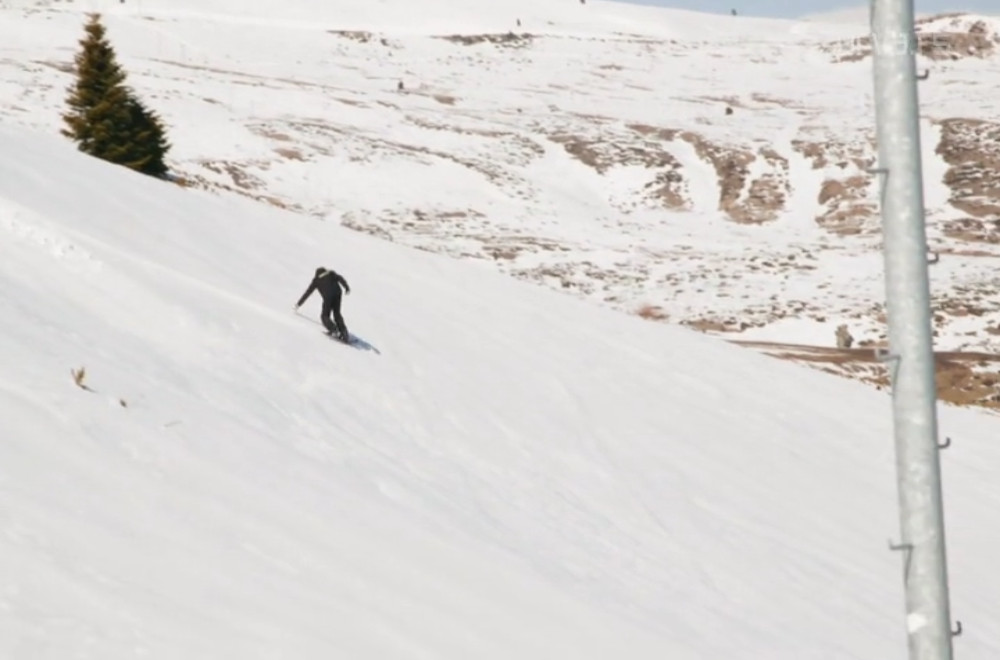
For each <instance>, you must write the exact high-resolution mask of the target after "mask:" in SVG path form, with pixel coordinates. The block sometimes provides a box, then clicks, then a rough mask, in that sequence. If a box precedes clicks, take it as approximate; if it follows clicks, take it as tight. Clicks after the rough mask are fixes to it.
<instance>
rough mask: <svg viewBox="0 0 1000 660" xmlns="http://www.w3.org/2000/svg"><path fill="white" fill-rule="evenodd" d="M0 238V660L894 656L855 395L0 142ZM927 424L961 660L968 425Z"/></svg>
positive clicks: (822, 379) (884, 515)
mask: <svg viewBox="0 0 1000 660" xmlns="http://www.w3.org/2000/svg"><path fill="white" fill-rule="evenodd" d="M0 231H2V232H3V234H2V240H0V311H2V314H3V318H4V332H3V333H2V334H0V362H2V364H3V365H4V366H5V368H4V370H3V374H2V376H0V410H2V411H3V414H2V431H3V432H2V436H3V442H0V568H2V574H3V576H4V577H3V584H2V588H0V656H2V657H7V658H32V659H35V658H60V659H64V658H89V657H93V658H97V657H99V658H104V659H107V660H116V659H120V658H137V657H147V658H164V659H167V658H171V659H172V658H178V657H183V658H188V659H196V658H205V659H208V658H212V659H216V660H218V659H221V658H234V659H235V658H239V659H242V660H245V659H247V658H277V657H294V658H317V659H318V658H329V657H331V656H338V657H340V656H344V657H352V658H388V657H391V658H431V657H433V658H455V659H459V658H469V657H477V658H511V657H518V658H552V657H574V658H602V659H603V658H663V657H671V658H728V657H767V658H817V659H819V658H823V659H831V660H832V659H841V658H843V659H844V660H847V659H848V658H857V657H902V654H903V652H904V651H903V649H904V647H905V640H904V633H903V610H902V605H901V588H902V583H901V580H900V558H899V557H898V556H897V555H895V554H893V553H891V552H889V550H888V548H887V545H886V542H887V539H889V538H890V537H894V536H895V531H894V530H895V529H896V506H895V493H894V477H893V475H894V472H893V458H892V456H893V454H892V444H891V429H890V415H889V406H888V398H887V397H886V396H885V395H884V394H882V393H876V392H873V391H871V390H869V389H868V388H867V387H865V386H863V385H860V384H857V383H852V382H849V381H843V380H840V379H837V378H835V377H831V376H827V375H824V374H821V373H819V372H815V371H812V370H809V369H807V368H804V367H799V366H795V365H792V364H788V363H784V362H781V361H777V360H774V359H771V358H768V357H765V356H761V355H759V354H756V353H754V352H751V351H748V350H745V349H741V348H738V347H736V346H733V345H730V344H727V343H724V342H722V341H720V340H717V339H715V338H712V337H707V336H704V335H700V334H697V333H694V332H692V331H687V330H684V329H680V328H674V327H669V326H663V325H659V324H654V323H649V322H645V321H643V320H641V319H638V318H636V317H632V316H628V315H622V314H619V313H616V312H614V311H611V310H607V309H602V308H595V307H594V306H592V305H590V304H588V303H586V302H584V301H579V300H577V299H574V298H572V297H569V296H564V295H561V294H559V293H556V292H552V291H549V290H548V289H546V288H544V287H538V286H532V285H530V284H527V283H523V282H517V281H514V280H509V279H507V278H505V277H504V276H502V275H500V274H497V273H494V272H492V271H491V270H489V269H484V268H481V267H477V266H476V265H475V264H470V263H464V262H460V261H456V260H452V259H449V258H447V257H444V256H441V255H434V254H428V253H424V252H420V251H411V250H409V249H407V248H404V247H401V246H397V245H393V244H391V243H386V242H384V241H381V240H379V239H376V238H373V237H370V236H367V235H363V234H358V233H356V232H352V231H350V230H347V229H344V228H342V227H339V226H336V225H334V224H331V223H323V222H320V221H317V220H314V219H308V218H303V217H301V216H297V215H293V214H291V213H287V212H283V211H280V210H277V209H272V208H270V207H267V206H264V205H260V204H256V203H254V202H250V201H240V200H234V199H225V198H220V197H216V196H213V195H211V194H209V193H206V192H201V191H193V190H187V189H183V188H181V187H179V186H175V185H173V184H170V183H165V182H160V181H154V180H151V179H148V178H146V177H142V176H140V175H137V174H134V173H131V172H129V171H127V170H124V169H122V168H118V167H114V166H111V165H108V164H106V163H103V162H100V161H97V160H95V159H90V158H88V157H86V156H83V155H81V154H79V153H78V152H76V151H75V150H74V149H73V147H72V146H71V145H69V144H67V143H66V142H65V141H63V140H61V139H59V138H57V137H52V136H47V135H39V134H36V133H34V132H32V131H26V130H24V129H20V128H13V127H10V126H4V127H2V128H0ZM320 264H324V265H328V266H330V267H334V268H336V269H338V270H339V271H340V272H341V273H343V274H344V275H345V276H346V277H347V279H348V281H349V282H350V283H351V286H352V294H351V295H350V296H349V297H347V298H345V316H346V319H347V322H348V325H349V327H350V329H351V330H352V332H353V333H354V334H356V335H357V337H358V338H359V339H360V342H359V348H354V347H349V346H345V345H340V344H337V343H335V342H333V341H332V340H330V339H328V338H326V337H325V336H324V335H323V333H322V330H321V328H320V327H319V326H318V325H317V324H316V321H315V317H316V312H317V309H318V303H317V301H315V300H312V301H310V302H308V303H307V305H306V306H305V307H304V308H303V309H302V310H301V312H300V314H296V313H295V312H294V311H293V309H292V308H293V304H294V301H295V300H296V298H297V297H298V295H299V294H300V293H301V291H302V290H304V288H305V286H306V284H308V281H309V278H310V276H311V273H312V270H313V268H314V266H316V265H320ZM81 368H83V369H84V370H85V371H84V374H85V375H84V377H83V378H82V379H81V383H80V384H81V385H82V386H83V387H78V386H77V385H76V384H75V383H74V380H73V378H72V377H71V375H70V371H71V370H78V369H81ZM85 388H86V389H85ZM941 423H942V428H943V433H947V434H948V435H949V436H951V437H953V438H954V442H953V445H952V447H951V448H950V449H949V450H948V451H947V452H945V454H944V472H945V483H946V486H947V487H946V495H947V511H948V522H949V543H950V545H949V551H950V560H951V565H950V568H951V577H952V595H953V598H954V605H953V606H954V611H955V612H956V615H957V616H958V617H960V618H961V619H962V621H963V624H964V626H965V633H964V635H963V636H962V637H961V638H960V641H959V642H958V643H959V644H961V649H962V650H961V653H962V656H963V657H964V658H972V659H976V658H980V659H982V660H987V659H988V658H993V657H996V654H997V653H998V652H1000V642H998V641H997V640H1000V627H998V624H997V621H998V620H1000V619H998V617H997V616H996V614H997V612H998V607H1000V577H997V573H996V571H993V570H992V565H993V561H994V558H995V556H996V553H997V551H998V548H1000V532H998V531H997V529H998V528H997V526H996V525H994V524H993V523H992V521H993V519H994V517H995V512H996V510H997V507H998V506H1000V501H998V497H997V489H996V487H995V474H994V472H995V470H994V466H995V465H996V464H997V461H998V460H1000V448H998V447H997V445H996V443H995V438H996V434H997V429H996V424H997V422H996V420H995V418H990V417H986V416H983V415H979V414H974V413H972V412H968V411H959V410H955V409H944V410H942V422H941Z"/></svg>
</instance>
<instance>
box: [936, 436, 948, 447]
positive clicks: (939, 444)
mask: <svg viewBox="0 0 1000 660" xmlns="http://www.w3.org/2000/svg"><path fill="white" fill-rule="evenodd" d="M948 447H951V438H948V437H946V438H945V439H944V442H939V443H938V449H947V448H948Z"/></svg>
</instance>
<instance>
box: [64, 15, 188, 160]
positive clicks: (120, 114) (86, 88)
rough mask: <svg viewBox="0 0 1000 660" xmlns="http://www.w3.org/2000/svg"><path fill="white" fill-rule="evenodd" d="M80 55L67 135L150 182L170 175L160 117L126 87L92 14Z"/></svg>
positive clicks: (83, 147) (88, 150)
mask: <svg viewBox="0 0 1000 660" xmlns="http://www.w3.org/2000/svg"><path fill="white" fill-rule="evenodd" d="M84 29H85V31H86V34H85V36H84V37H83V39H81V40H80V52H79V53H77V55H76V58H75V62H76V76H77V77H76V81H75V83H74V85H73V86H72V87H71V88H70V94H69V97H68V98H67V101H66V102H67V105H68V106H69V111H68V112H66V113H65V114H64V115H63V120H64V121H65V123H66V128H65V129H63V131H62V133H63V135H65V136H67V137H69V138H71V139H72V140H73V141H74V142H76V143H77V146H78V147H79V149H80V151H82V152H84V153H87V154H90V155H91V156H95V157H97V158H101V159H103V160H107V161H110V162H112V163H117V164H119V165H124V166H126V167H130V168H132V169H134V170H137V171H139V172H142V173H144V174H149V175H152V176H163V175H165V174H166V173H167V167H166V164H165V163H164V158H165V156H166V154H167V151H169V149H170V144H169V143H168V142H167V139H166V131H165V129H164V127H163V123H162V122H161V121H160V119H159V117H158V116H157V115H155V114H154V113H153V112H151V111H150V110H149V109H147V108H146V107H145V105H143V103H142V102H141V101H139V99H138V98H136V96H135V94H134V93H133V92H132V90H130V89H129V88H128V87H127V86H126V85H125V77H126V76H125V72H124V70H123V69H122V68H121V66H119V64H118V61H117V57H116V56H115V51H114V49H113V48H112V47H111V44H110V42H109V41H108V38H107V33H106V30H105V28H104V25H103V24H102V23H101V20H100V15H99V14H90V15H89V20H88V22H87V24H86V26H85V28H84Z"/></svg>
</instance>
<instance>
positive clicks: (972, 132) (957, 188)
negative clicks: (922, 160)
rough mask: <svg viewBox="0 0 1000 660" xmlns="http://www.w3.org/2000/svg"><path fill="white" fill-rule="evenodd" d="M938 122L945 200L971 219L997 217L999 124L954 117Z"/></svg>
mask: <svg viewBox="0 0 1000 660" xmlns="http://www.w3.org/2000/svg"><path fill="white" fill-rule="evenodd" d="M940 125H941V141H940V142H939V143H938V146H937V149H936V153H937V154H938V155H939V156H941V158H942V159H944V161H945V162H946V163H947V164H948V165H949V168H948V171H947V172H946V173H945V176H944V183H945V184H946V185H947V186H948V188H949V189H950V190H951V197H950V198H949V200H948V201H949V202H950V203H951V205H952V206H954V207H955V208H957V209H959V210H960V211H963V212H965V213H968V214H969V215H970V216H972V217H973V218H996V217H1000V123H997V122H992V121H985V120H982V119H968V118H961V117H955V118H951V119H945V120H944V121H942V122H940Z"/></svg>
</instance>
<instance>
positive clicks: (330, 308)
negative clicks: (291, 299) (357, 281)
mask: <svg viewBox="0 0 1000 660" xmlns="http://www.w3.org/2000/svg"><path fill="white" fill-rule="evenodd" d="M341 286H343V287H344V292H345V293H347V294H350V293H351V287H350V286H348V284H347V280H345V279H344V278H343V277H341V276H340V274H339V273H337V272H335V271H332V270H330V269H329V268H323V267H322V266H320V267H319V268H317V269H316V274H315V275H313V280H312V282H310V283H309V288H308V289H306V292H305V293H303V294H302V297H301V298H299V301H298V302H297V303H295V311H298V310H299V307H301V306H302V303H304V302H305V301H306V299H308V298H309V296H311V295H312V293H313V291H316V290H317V289H318V290H319V294H320V295H321V296H323V310H322V311H321V312H320V317H319V320H320V321H322V322H323V327H324V328H326V332H327V334H330V335H333V334H334V333H336V334H338V335H339V338H340V340H341V341H350V335H348V334H347V326H346V325H344V317H343V316H341V315H340V287H341ZM331 312H332V313H333V321H331V320H330V313H331Z"/></svg>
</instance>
